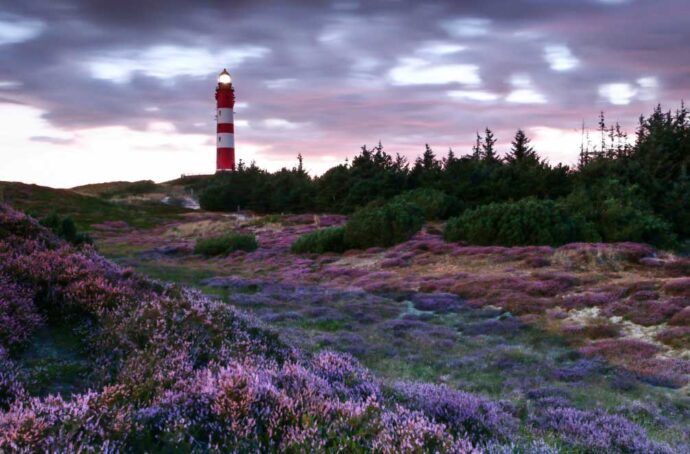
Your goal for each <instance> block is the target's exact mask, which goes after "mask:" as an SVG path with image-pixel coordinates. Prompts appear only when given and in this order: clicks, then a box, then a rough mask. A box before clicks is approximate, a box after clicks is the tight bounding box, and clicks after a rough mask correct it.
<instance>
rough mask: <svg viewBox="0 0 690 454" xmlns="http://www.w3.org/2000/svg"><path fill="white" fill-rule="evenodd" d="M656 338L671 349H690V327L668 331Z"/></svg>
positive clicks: (680, 327)
mask: <svg viewBox="0 0 690 454" xmlns="http://www.w3.org/2000/svg"><path fill="white" fill-rule="evenodd" d="M656 338H657V340H659V342H662V343H664V344H666V345H670V346H671V347H674V348H679V349H686V350H687V349H689V348H690V326H679V327H676V328H669V329H666V330H664V331H662V332H661V333H659V334H657V336H656Z"/></svg>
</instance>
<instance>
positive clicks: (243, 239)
mask: <svg viewBox="0 0 690 454" xmlns="http://www.w3.org/2000/svg"><path fill="white" fill-rule="evenodd" d="M257 247H259V244H258V243H257V242H256V237H255V236H254V235H252V234H238V233H227V234H225V235H220V236H214V237H211V238H201V239H198V240H197V241H196V244H195V245H194V253H195V254H201V255H203V256H206V257H211V256H214V255H226V254H229V253H231V252H234V251H246V252H251V251H254V250H256V248H257Z"/></svg>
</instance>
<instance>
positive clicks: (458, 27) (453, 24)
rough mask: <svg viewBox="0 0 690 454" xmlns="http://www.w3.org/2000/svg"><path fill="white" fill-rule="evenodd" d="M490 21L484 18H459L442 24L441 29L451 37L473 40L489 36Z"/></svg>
mask: <svg viewBox="0 0 690 454" xmlns="http://www.w3.org/2000/svg"><path fill="white" fill-rule="evenodd" d="M490 26H491V21H490V20H489V19H484V18H474V17H472V18H460V19H453V20H449V21H444V22H443V28H444V29H445V30H446V31H447V32H448V33H449V34H450V35H451V36H457V37H461V38H475V37H479V36H486V35H488V34H489V29H490Z"/></svg>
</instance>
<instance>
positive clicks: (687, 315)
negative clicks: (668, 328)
mask: <svg viewBox="0 0 690 454" xmlns="http://www.w3.org/2000/svg"><path fill="white" fill-rule="evenodd" d="M668 324H669V325H680V326H690V306H689V307H686V308H685V309H682V310H680V311H678V312H676V313H675V314H674V315H673V317H671V319H670V320H669V321H668Z"/></svg>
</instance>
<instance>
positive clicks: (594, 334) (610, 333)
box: [561, 322, 621, 339]
mask: <svg viewBox="0 0 690 454" xmlns="http://www.w3.org/2000/svg"><path fill="white" fill-rule="evenodd" d="M561 330H562V331H563V332H564V333H565V334H568V335H570V336H574V337H580V338H586V339H606V338H610V337H619V336H620V335H621V327H620V326H619V325H614V324H612V323H607V322H597V323H592V324H586V325H564V326H562V327H561Z"/></svg>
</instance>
